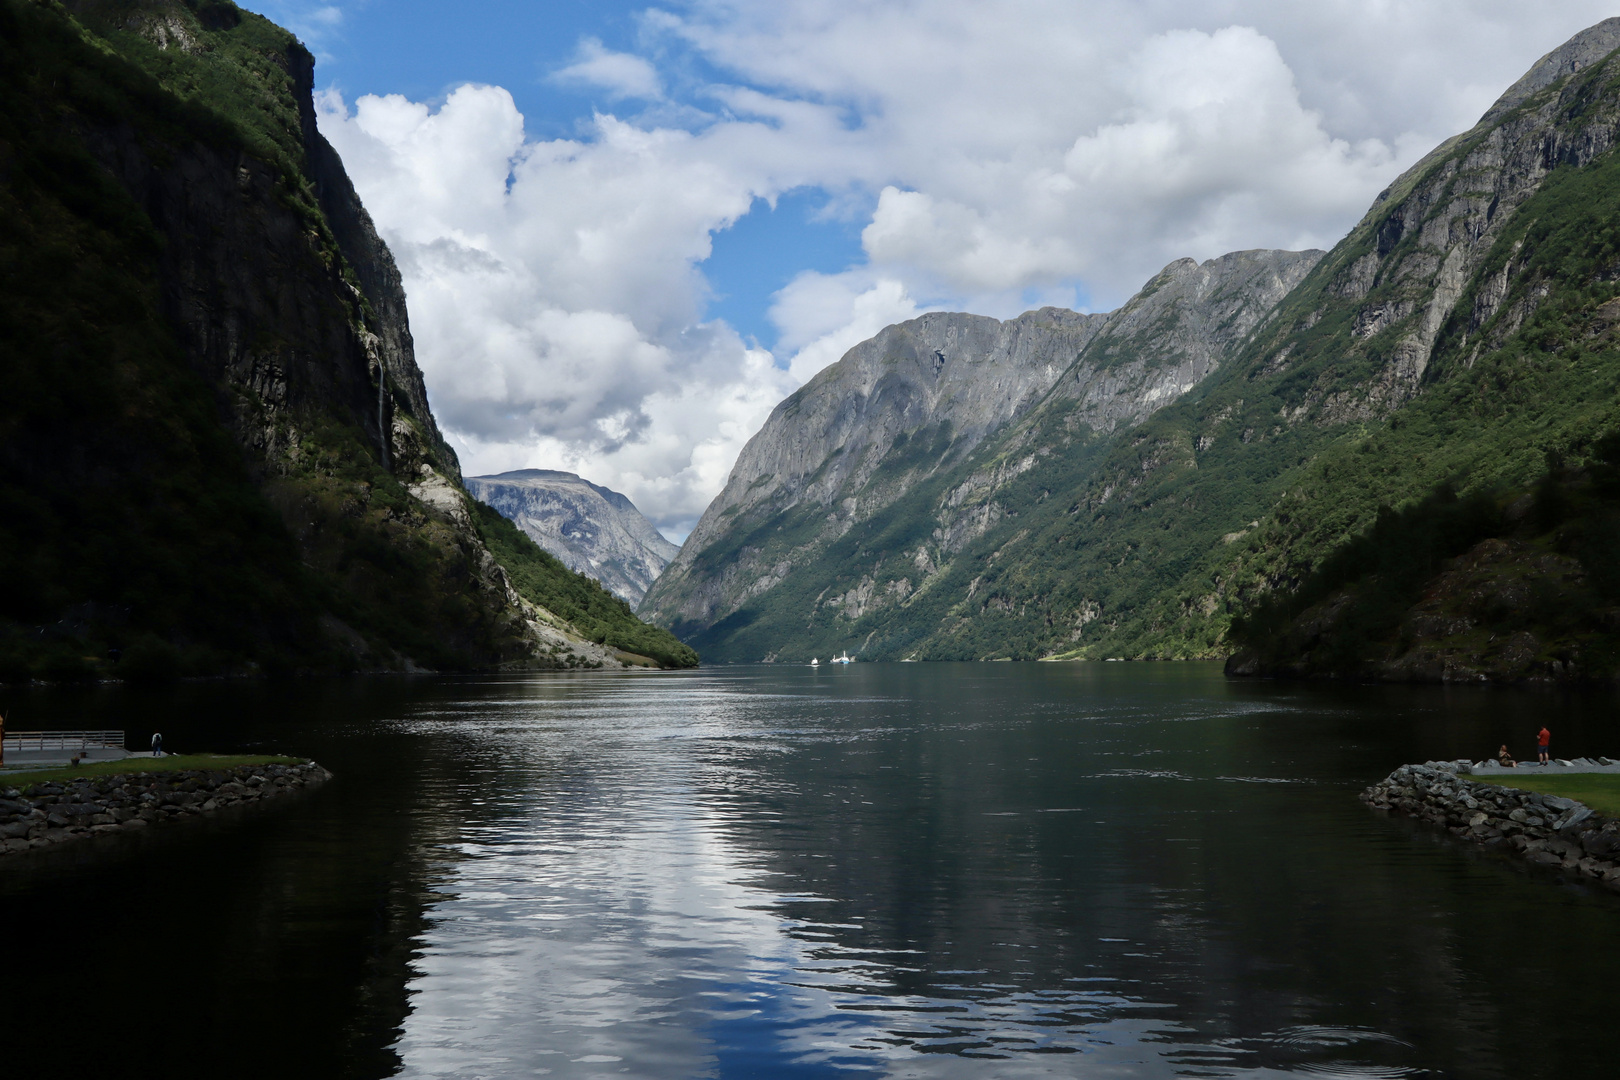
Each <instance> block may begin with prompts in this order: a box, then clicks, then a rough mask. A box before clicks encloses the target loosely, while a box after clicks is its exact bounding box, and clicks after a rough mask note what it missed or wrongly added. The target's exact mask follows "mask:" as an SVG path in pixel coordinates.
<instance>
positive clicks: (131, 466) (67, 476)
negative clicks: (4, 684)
mask: <svg viewBox="0 0 1620 1080" xmlns="http://www.w3.org/2000/svg"><path fill="white" fill-rule="evenodd" d="M71 10H72V12H73V16H74V17H72V18H70V17H68V16H66V15H64V14H63V12H62V9H61V8H58V7H55V6H54V5H49V6H48V5H43V4H38V3H34V2H31V0H0V19H3V21H4V24H5V33H4V35H0V46H3V47H4V48H5V50H6V51H5V56H4V61H5V62H4V64H3V65H0V68H3V71H0V94H3V100H0V115H3V117H4V122H3V126H0V180H3V181H4V182H5V183H4V187H3V188H0V199H3V201H0V334H3V337H4V340H5V341H6V343H7V345H8V348H9V350H10V353H11V356H12V359H13V362H12V363H10V364H9V365H8V366H7V368H6V370H5V371H4V372H0V391H3V392H0V466H3V468H0V511H3V512H0V534H3V535H0V577H3V578H4V579H6V581H7V582H8V584H7V585H6V586H5V587H4V588H3V589H0V667H3V668H4V669H5V670H3V671H0V678H17V677H24V676H27V675H30V674H32V675H34V676H40V675H44V676H45V677H48V678H53V679H71V678H85V677H93V676H97V675H106V674H122V673H126V672H125V669H126V668H129V667H130V664H128V663H126V662H125V660H124V659H123V658H122V654H124V653H125V652H126V651H127V652H131V653H132V654H134V655H139V656H141V657H143V658H144V659H143V660H142V664H144V665H145V666H146V668H147V669H149V671H150V672H151V673H157V674H165V675H168V676H170V677H172V676H173V675H174V674H180V673H187V672H193V673H199V674H200V673H212V672H217V671H241V670H251V669H252V668H253V667H254V666H260V667H263V666H275V667H291V668H305V669H308V668H325V669H334V668H336V669H344V668H353V667H364V668H395V669H397V668H411V667H420V666H427V667H433V668H446V667H470V666H488V665H493V664H502V663H523V664H535V665H540V666H556V665H559V664H567V665H569V666H578V665H579V664H581V663H586V664H595V663H597V662H599V661H606V660H613V659H614V650H613V648H611V647H609V646H606V645H604V644H602V643H601V642H600V641H591V640H587V639H586V635H584V634H582V633H581V632H580V631H579V630H578V629H577V628H576V627H573V626H572V625H571V624H570V623H569V622H568V621H567V620H566V619H564V618H561V617H558V616H557V615H556V613H554V612H550V611H547V610H544V609H542V608H541V607H538V606H536V605H535V604H534V603H533V602H531V601H530V600H529V599H528V598H527V597H526V596H524V595H521V594H520V592H519V590H517V589H515V588H514V586H513V584H512V582H511V580H510V579H509V577H508V575H507V572H506V570H505V569H504V568H503V566H502V565H501V564H500V563H499V562H498V561H497V560H496V559H495V558H494V557H493V556H492V555H491V553H490V551H489V549H488V547H487V546H486V542H485V537H484V536H483V535H482V533H481V527H480V524H479V521H478V519H477V518H476V516H475V515H474V514H473V512H472V509H473V507H472V503H471V502H470V500H469V498H468V496H467V494H466V492H465V491H464V490H463V489H462V487H461V484H460V471H459V468H458V466H457V464H456V461H455V457H454V455H453V454H452V453H451V452H450V450H449V448H448V447H447V446H446V445H445V442H444V439H443V437H442V435H441V434H440V432H439V430H438V427H437V425H436V423H435V422H434V419H433V415H432V412H431V410H430V409H429V406H428V401H427V396H426V392H425V390H424V387H423V382H422V375H421V372H420V370H419V369H418V368H417V366H416V361H415V357H414V355H413V351H412V343H411V334H410V328H409V324H408V321H407V316H406V309H405V297H404V293H403V290H402V288H401V285H400V278H399V273H398V270H397V269H396V267H395V266H394V263H393V259H392V257H391V256H390V255H389V252H388V249H387V247H386V246H385V245H384V244H383V242H382V241H381V240H380V239H379V238H378V236H377V233H376V230H375V229H374V228H373V226H372V223H371V220H370V218H369V216H368V215H367V214H366V212H365V209H364V208H363V207H362V206H361V205H360V202H359V200H358V198H357V197H356V196H355V193H354V189H353V186H352V185H351V184H350V183H349V180H348V177H347V175H346V174H345V173H344V170H343V166H342V163H341V162H340V161H339V160H338V158H337V155H336V154H335V153H334V152H333V151H332V148H331V147H330V146H329V145H328V144H327V143H326V142H325V140H324V139H322V138H321V137H320V135H319V133H318V132H317V131H316V129H315V124H314V113H313V106H312V101H311V97H310V94H311V86H312V81H313V63H314V62H313V58H312V57H311V56H310V54H309V53H308V52H307V51H306V50H305V49H304V48H303V47H302V46H301V45H299V44H298V43H297V42H296V41H295V40H294V39H293V38H292V36H291V35H290V34H288V33H287V32H286V31H284V30H282V29H280V28H279V27H276V26H274V25H273V24H271V23H269V22H268V21H266V20H264V19H262V18H260V17H259V16H256V15H253V14H251V13H248V12H243V11H241V10H239V9H237V8H236V7H235V6H234V5H232V4H230V3H228V2H224V0H212V2H201V3H195V4H194V3H182V2H179V0H140V2H113V0H75V2H74V3H72V4H71ZM508 547H509V548H511V550H512V552H514V553H515V554H514V557H524V558H526V557H527V556H526V554H525V551H528V552H532V551H533V549H532V548H528V549H525V551H519V550H518V547H513V546H512V545H508ZM519 547H521V545H519ZM534 554H536V555H538V554H539V553H538V552H534ZM548 576H556V577H558V580H559V581H560V580H561V578H562V577H568V578H572V575H568V574H566V571H564V570H563V569H562V568H561V567H556V566H554V564H545V563H541V564H537V566H535V567H530V568H529V576H528V577H527V578H526V579H525V580H526V581H529V582H530V584H531V585H534V584H535V583H540V584H544V582H545V580H546V579H548ZM567 584H568V586H569V588H570V589H572V590H573V592H577V591H578V589H577V587H575V586H574V584H573V583H572V582H569V583H567ZM592 588H593V589H594V586H593V587H592ZM531 591H533V590H532V589H531ZM573 592H570V593H569V595H570V596H573ZM574 599H575V600H577V601H578V603H576V606H580V605H584V607H589V606H591V604H593V603H594V599H593V598H592V597H589V596H585V597H583V598H581V597H575V598H574ZM601 599H602V600H606V601H608V602H609V606H612V605H614V604H616V601H612V600H611V598H609V597H606V596H605V595H603V596H602V597H601ZM584 607H581V610H584ZM625 618H626V619H627V620H628V622H629V623H634V622H635V620H634V619H633V618H630V617H629V616H628V614H627V613H626V615H625ZM609 621H610V622H611V621H612V618H610V619H609ZM595 636H596V637H599V638H600V637H602V636H603V635H602V633H600V632H598V633H596V634H595ZM615 662H616V661H615ZM131 663H133V661H131ZM133 670H134V669H133V668H131V672H133Z"/></svg>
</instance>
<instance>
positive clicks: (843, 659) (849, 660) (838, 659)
mask: <svg viewBox="0 0 1620 1080" xmlns="http://www.w3.org/2000/svg"><path fill="white" fill-rule="evenodd" d="M832 662H833V663H835V664H853V663H854V662H855V658H854V657H853V656H851V655H849V653H848V652H842V653H839V654H838V655H837V656H835V657H833V658H832Z"/></svg>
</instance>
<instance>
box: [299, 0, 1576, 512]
mask: <svg viewBox="0 0 1620 1080" xmlns="http://www.w3.org/2000/svg"><path fill="white" fill-rule="evenodd" d="M284 2H285V3H287V4H293V0H284ZM294 6H296V5H294ZM325 8H330V9H331V10H332V11H334V12H336V11H337V10H338V9H337V7H334V6H332V5H330V4H322V5H314V4H311V5H308V6H307V8H306V9H304V10H305V13H306V15H307V16H309V17H308V18H306V19H305V21H306V22H313V21H315V18H316V17H315V12H316V11H317V10H319V9H325ZM1603 8H1604V5H1603V4H1602V3H1599V2H1597V0H1563V2H1562V3H1557V4H1552V5H1548V6H1531V5H1524V4H1522V3H1519V2H1518V0H1511V2H1510V0H1424V2H1418V0H1404V2H1403V0H1381V2H1379V3H1375V4H1370V5H1369V4H1366V3H1364V2H1360V3H1351V2H1349V0H1322V2H1320V3H1315V4H1308V5H1306V4H1299V3H1297V2H1295V0H1286V2H1285V0H1209V2H1206V3H1198V4H1192V3H1175V2H1169V0H1161V2H1154V3H1140V2H1137V0H973V2H968V0H772V2H771V3H765V2H764V0H672V2H671V3H669V4H666V5H664V6H661V7H659V8H653V9H648V10H647V11H644V12H643V13H642V14H641V15H640V16H639V19H638V27H639V31H638V36H637V41H638V43H639V44H638V48H641V49H642V51H643V53H644V55H643V54H633V53H627V52H617V51H614V50H612V49H609V48H608V47H607V46H605V45H603V44H602V42H601V40H599V39H598V38H595V37H584V38H582V39H581V40H580V41H579V42H578V44H577V47H576V51H575V53H574V55H573V57H572V59H571V60H570V61H569V62H568V63H567V64H565V66H563V67H561V68H560V69H558V70H556V71H554V72H553V73H552V74H551V75H550V76H548V78H549V79H551V80H553V81H555V82H560V83H566V84H568V85H573V86H581V87H586V88H590V89H595V90H600V91H601V92H602V97H603V100H604V101H605V102H607V103H610V104H613V107H614V108H615V109H620V110H624V111H623V112H622V114H619V113H609V112H597V113H595V114H594V115H592V116H590V117H586V118H582V123H581V126H580V127H579V129H578V130H579V132H580V133H579V134H578V135H577V137H574V138H567V139H554V140H536V139H532V138H529V137H528V136H526V135H525V131H524V118H523V116H522V115H521V114H520V113H519V111H518V109H517V107H516V105H515V104H514V102H513V100H512V97H511V95H510V94H508V93H507V91H505V90H503V89H501V88H499V87H493V86H478V85H466V86H461V87H458V88H456V89H454V90H452V91H451V92H450V93H449V94H448V95H447V96H446V97H445V98H444V99H443V100H442V101H440V102H435V103H428V102H419V101H409V100H406V99H405V98H402V97H398V96H371V95H363V96H360V97H358V98H357V99H354V100H352V101H349V100H345V98H344V97H342V96H341V95H339V94H338V93H337V92H335V91H328V92H326V93H325V94H323V95H322V96H321V99H320V102H319V120H320V125H321V130H322V131H323V132H325V133H326V135H327V137H328V138H329V139H331V140H332V142H333V144H334V145H335V146H337V148H338V150H339V152H340V153H341V154H342V155H343V158H344V161H345V163H346V164H347V166H348V168H349V171H350V173H351V175H352V176H353V177H354V180H355V183H356V186H357V188H358V189H359V191H360V193H361V196H362V198H363V199H364V200H365V202H366V205H367V206H368V207H369V208H370V210H371V212H372V215H373V217H374V218H375V219H376V221H377V222H378V225H379V227H380V228H381V230H382V232H383V234H384V236H385V237H386V238H387V240H388V241H389V243H390V245H391V246H392V247H393V248H394V251H395V254H396V256H397V257H398V259H399V262H400V267H401V271H402V273H403V274H404V277H405V283H406V290H407V293H408V296H409V300H410V305H411V318H412V328H413V330H414V332H415V334H416V339H417V350H418V358H419V360H420V361H421V364H422V367H423V370H424V373H425V375H426V377H427V382H428V388H429V392H430V394H431V396H432V400H433V405H434V408H435V411H436V412H437V413H438V415H439V416H440V419H441V420H442V422H443V424H444V426H445V429H446V432H447V434H448V435H449V436H450V438H451V439H452V441H453V442H454V443H455V445H456V446H457V447H458V449H459V450H460V451H461V452H462V454H463V457H464V460H465V463H466V465H467V467H468V469H469V471H471V472H486V471H494V470H498V469H504V468H515V467H523V466H544V467H561V468H569V469H573V470H575V471H578V472H580V473H582V474H583V475H585V476H587V477H589V478H590V479H592V480H594V481H596V482H599V483H604V484H608V485H610V486H613V487H615V488H618V489H620V490H622V491H624V492H625V493H626V494H628V495H629V496H630V497H631V498H632V499H633V500H635V501H636V503H637V505H638V506H640V507H641V508H642V509H643V510H644V511H646V512H647V513H648V514H649V516H651V517H652V518H653V519H654V520H655V521H656V522H658V523H659V524H660V526H662V527H664V528H665V529H666V531H667V532H669V533H670V534H671V535H674V536H680V535H682V534H683V533H684V532H685V530H686V529H687V528H689V526H690V524H691V523H692V522H693V521H694V520H695V518H696V517H697V515H698V514H699V513H701V512H702V510H703V508H704V506H705V505H706V503H707V501H708V500H709V499H710V498H711V497H712V496H713V494H714V493H715V492H716V491H718V490H719V488H720V487H721V486H722V485H723V483H724V481H725V477H726V473H727V471H728V470H729V468H730V466H731V463H732V461H733V460H734V458H735V455H736V454H737V452H738V451H739V450H740V448H741V447H742V445H743V444H744V443H745V442H746V441H747V439H748V438H749V437H750V436H751V435H752V434H753V433H754V431H755V430H757V427H758V425H759V424H760V422H762V421H763V419H764V417H765V416H766V415H768V413H769V411H770V409H771V408H772V407H773V406H774V405H775V403H776V402H777V401H778V400H780V398H781V397H782V396H783V395H785V394H786V393H788V392H790V391H791V390H792V389H793V388H794V387H796V386H798V385H800V384H801V383H802V382H803V381H804V380H805V379H807V378H808V377H809V376H810V375H812V374H814V373H815V371H817V370H819V369H820V368H821V367H823V366H825V365H826V364H828V363H831V362H832V361H834V360H836V359H837V357H838V356H839V355H841V354H842V352H843V351H844V350H845V349H847V348H848V347H850V346H851V345H853V344H855V343H857V342H858V341H860V340H862V339H864V338H866V337H869V336H871V335H872V334H873V333H876V332H877V331H878V330H879V329H881V328H882V327H883V326H884V325H887V324H888V323H890V322H895V321H899V320H902V319H905V318H909V317H912V316H913V315H915V314H917V313H919V312H921V311H925V310H931V309H938V308H955V309H965V310H972V311H978V312H981V313H984V314H990V315H997V316H1003V317H1005V316H1009V315H1013V314H1016V313H1017V312H1018V311H1021V310H1024V309H1026V308H1029V307H1035V306H1039V305H1042V304H1047V303H1058V304H1068V305H1076V304H1084V305H1086V306H1087V307H1090V308H1091V309H1093V310H1100V309H1106V308H1109V307H1112V306H1114V305H1115V304H1117V303H1119V302H1120V301H1121V300H1123V299H1124V298H1126V297H1127V296H1129V294H1130V293H1131V292H1132V291H1134V289H1135V288H1136V287H1137V286H1138V285H1140V283H1141V282H1142V281H1143V280H1145V279H1146V278H1147V277H1148V276H1149V275H1151V274H1152V273H1153V272H1155V271H1156V270H1157V269H1158V268H1159V267H1160V266H1162V265H1163V264H1165V263H1166V262H1169V261H1170V260H1171V259H1174V258H1179V257H1182V256H1189V255H1190V256H1193V257H1195V258H1200V259H1202V258H1210V257H1213V256H1215V255H1219V254H1221V253H1223V252H1225V251H1229V250H1233V249H1238V248H1249V247H1289V248H1299V247H1306V246H1328V245H1331V244H1332V243H1333V242H1334V241H1335V240H1337V238H1338V237H1339V236H1340V235H1342V233H1343V232H1344V230H1345V229H1346V228H1347V227H1348V226H1349V225H1350V224H1351V223H1353V222H1354V220H1355V219H1356V218H1358V217H1359V216H1360V214H1361V213H1362V212H1363V211H1364V210H1365V209H1366V207H1367V206H1368V205H1369V204H1370V202H1371V200H1372V198H1373V197H1374V195H1376V193H1377V192H1378V191H1379V190H1380V188H1382V187H1383V185H1385V184H1386V183H1388V182H1389V180H1390V179H1392V178H1393V177H1394V175H1395V174H1396V173H1397V172H1398V171H1399V170H1400V169H1401V168H1402V167H1404V166H1405V165H1406V164H1408V163H1410V162H1411V161H1413V160H1415V159H1416V158H1417V157H1418V156H1419V155H1421V154H1422V153H1423V152H1425V151H1426V150H1427V149H1429V148H1430V147H1431V146H1433V145H1434V144H1435V143H1437V142H1438V141H1439V140H1440V139H1442V138H1444V137H1445V136H1447V135H1450V134H1452V133H1453V132H1455V131H1458V130H1461V129H1463V128H1466V127H1467V126H1468V125H1469V124H1471V123H1472V122H1473V120H1474V119H1475V118H1477V117H1478V115H1479V114H1480V113H1481V112H1482V111H1483V110H1484V109H1485V107H1486V106H1487V105H1488V104H1489V103H1490V101H1491V100H1492V99H1493V98H1494V97H1495V96H1496V94H1497V93H1499V92H1500V91H1501V90H1502V89H1503V88H1505V87H1506V86H1507V85H1508V84H1509V83H1510V82H1512V81H1513V80H1514V79H1515V78H1517V76H1518V75H1519V74H1521V73H1522V71H1523V70H1524V69H1525V68H1527V67H1528V66H1529V64H1530V63H1531V62H1533V61H1534V60H1535V59H1536V58H1537V56H1539V55H1540V53H1541V52H1544V51H1545V50H1547V49H1549V48H1552V47H1554V46H1556V45H1557V44H1559V43H1560V42H1561V41H1562V40H1563V39H1564V38H1566V37H1568V36H1569V35H1570V34H1571V33H1573V32H1575V31H1576V30H1579V29H1580V28H1581V27H1583V26H1585V25H1588V24H1589V23H1592V22H1595V21H1597V20H1598V19H1599V18H1602V17H1603V16H1604V15H1606V14H1608V12H1607V11H1605V10H1603ZM322 17H325V16H322ZM337 21H338V22H341V19H339V20H337ZM694 72H702V73H703V74H702V75H701V77H700V76H698V75H695V74H694ZM632 106H633V108H632ZM598 108H601V106H598ZM635 109H646V110H647V111H645V112H640V113H638V112H635V111H634V110H635ZM552 119H553V120H554V119H555V118H552ZM551 130H557V128H556V127H555V126H553V127H552V128H551ZM806 189H808V190H812V191H818V192H820V193H821V194H822V195H823V196H824V197H825V198H826V199H827V200H828V202H829V203H830V204H831V205H832V206H833V207H835V208H836V209H837V210H838V211H839V212H843V213H846V214H851V213H853V214H857V215H859V217H858V218H857V219H856V224H857V225H859V226H860V227H861V234H860V235H861V244H862V248H861V256H860V257H859V258H858V259H857V260H856V265H852V266H849V267H846V268H844V269H842V270H841V271H831V272H827V271H825V270H823V271H813V270H808V269H807V270H805V271H804V272H802V273H799V274H798V275H796V276H794V277H793V278H792V280H791V281H790V282H789V284H788V285H787V286H786V287H785V288H783V289H781V290H780V291H779V292H778V293H777V294H776V295H775V297H774V298H773V300H772V302H771V306H770V310H769V317H770V319H771V320H772V322H773V323H774V324H775V326H776V327H777V328H778V330H779V331H780V338H779V340H778V341H777V342H776V343H775V346H774V347H775V353H774V355H773V354H772V353H767V352H765V351H763V350H761V349H759V348H757V347H751V346H749V345H747V344H745V343H744V341H743V340H742V339H741V338H740V337H739V336H738V334H737V333H735V332H734V331H733V330H732V328H731V327H729V326H727V325H726V324H725V323H723V322H720V321H716V320H713V319H711V317H710V316H709V315H708V310H709V306H710V302H711V299H712V296H711V289H710V285H709V282H708V280H707V278H706V277H705V274H704V267H705V261H706V260H707V259H708V258H709V256H710V254H711V252H712V250H713V249H712V237H713V236H714V235H715V234H716V233H717V232H718V231H720V230H723V229H726V228H728V227H730V226H731V225H733V224H734V223H735V222H736V221H737V220H738V219H739V218H741V217H742V216H743V215H745V214H747V213H748V212H749V208H750V207H751V206H753V205H754V203H755V201H756V200H759V199H763V200H766V201H767V202H773V201H774V200H775V199H776V198H777V197H778V196H781V195H783V194H785V193H787V192H789V191H793V190H801V191H802V190H806Z"/></svg>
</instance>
